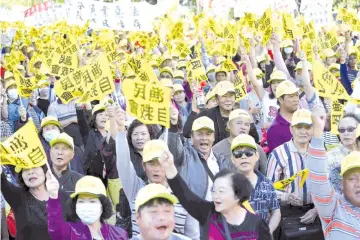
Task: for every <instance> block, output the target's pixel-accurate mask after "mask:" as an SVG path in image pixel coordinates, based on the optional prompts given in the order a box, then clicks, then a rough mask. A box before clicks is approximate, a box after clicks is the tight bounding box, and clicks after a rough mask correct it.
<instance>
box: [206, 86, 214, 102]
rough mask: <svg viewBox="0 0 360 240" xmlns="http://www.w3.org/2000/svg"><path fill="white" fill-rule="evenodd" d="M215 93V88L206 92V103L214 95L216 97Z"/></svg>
mask: <svg viewBox="0 0 360 240" xmlns="http://www.w3.org/2000/svg"><path fill="white" fill-rule="evenodd" d="M215 95H216V91H215V89H211V90H210V91H209V92H208V93H207V94H206V96H205V100H206V103H207V102H208V101H209V100H210V99H212V98H213V97H215Z"/></svg>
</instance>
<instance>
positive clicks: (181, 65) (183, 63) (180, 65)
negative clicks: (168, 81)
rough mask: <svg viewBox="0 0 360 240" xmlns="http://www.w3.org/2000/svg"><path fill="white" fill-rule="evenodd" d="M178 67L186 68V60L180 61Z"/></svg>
mask: <svg viewBox="0 0 360 240" xmlns="http://www.w3.org/2000/svg"><path fill="white" fill-rule="evenodd" d="M176 68H177V69H180V68H186V62H185V61H179V62H178V64H177V66H176Z"/></svg>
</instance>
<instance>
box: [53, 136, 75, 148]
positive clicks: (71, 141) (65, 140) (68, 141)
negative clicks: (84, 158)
mask: <svg viewBox="0 0 360 240" xmlns="http://www.w3.org/2000/svg"><path fill="white" fill-rule="evenodd" d="M56 143H65V144H67V145H69V146H70V147H71V148H72V150H74V148H75V146H74V139H73V138H72V137H70V136H69V135H68V134H67V133H65V132H62V133H60V134H59V135H58V136H57V137H56V138H54V139H53V140H51V142H50V147H52V146H54V145H55V144H56Z"/></svg>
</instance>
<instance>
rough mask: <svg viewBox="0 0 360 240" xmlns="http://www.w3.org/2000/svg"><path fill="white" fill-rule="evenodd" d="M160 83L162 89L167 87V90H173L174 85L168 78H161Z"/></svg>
mask: <svg viewBox="0 0 360 240" xmlns="http://www.w3.org/2000/svg"><path fill="white" fill-rule="evenodd" d="M160 83H161V84H162V85H163V86H164V87H169V88H173V87H174V84H173V82H172V81H171V79H170V78H161V79H160Z"/></svg>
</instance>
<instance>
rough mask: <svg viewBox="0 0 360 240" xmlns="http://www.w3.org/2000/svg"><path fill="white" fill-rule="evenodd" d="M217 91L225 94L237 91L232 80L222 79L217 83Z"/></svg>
mask: <svg viewBox="0 0 360 240" xmlns="http://www.w3.org/2000/svg"><path fill="white" fill-rule="evenodd" d="M215 91H216V92H215V93H216V95H219V96H224V95H225V94H227V93H228V92H232V93H235V87H234V84H233V83H232V82H230V81H221V82H219V83H218V84H217V85H216V87H215Z"/></svg>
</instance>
